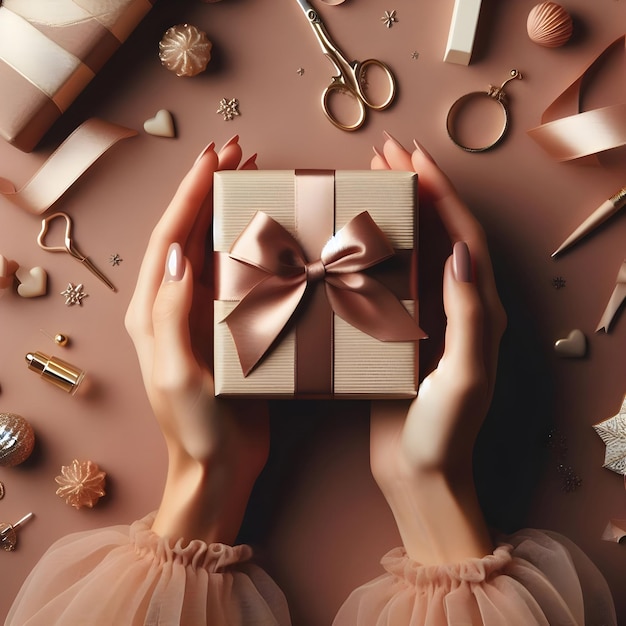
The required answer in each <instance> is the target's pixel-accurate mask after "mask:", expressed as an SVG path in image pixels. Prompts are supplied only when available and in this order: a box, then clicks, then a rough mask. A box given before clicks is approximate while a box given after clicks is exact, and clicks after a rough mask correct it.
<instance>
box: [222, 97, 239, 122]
mask: <svg viewBox="0 0 626 626" xmlns="http://www.w3.org/2000/svg"><path fill="white" fill-rule="evenodd" d="M216 113H220V114H221V115H223V116H224V120H225V121H227V122H229V121H230V120H232V119H233V118H234V117H236V116H237V115H240V113H239V100H237V98H231V99H230V100H227V99H226V98H222V99H221V100H220V106H219V108H218V109H217V111H216Z"/></svg>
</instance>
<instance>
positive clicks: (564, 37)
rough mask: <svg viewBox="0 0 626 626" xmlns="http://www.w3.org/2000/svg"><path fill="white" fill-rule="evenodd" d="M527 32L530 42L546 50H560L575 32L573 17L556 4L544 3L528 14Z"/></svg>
mask: <svg viewBox="0 0 626 626" xmlns="http://www.w3.org/2000/svg"><path fill="white" fill-rule="evenodd" d="M526 30H527V31H528V36H529V37H530V40H531V41H533V42H535V43H536V44H539V45H540V46H545V47H546V48H558V47H559V46H562V45H564V44H565V43H567V41H569V38H570V37H571V36H572V32H573V31H574V23H573V21H572V17H571V15H570V14H569V13H568V12H567V11H566V10H565V9H564V8H563V7H562V6H561V5H560V4H556V2H542V3H541V4H537V5H536V6H534V7H533V8H532V9H531V10H530V13H529V14H528V20H527V21H526Z"/></svg>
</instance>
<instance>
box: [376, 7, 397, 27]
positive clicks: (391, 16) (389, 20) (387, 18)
mask: <svg viewBox="0 0 626 626" xmlns="http://www.w3.org/2000/svg"><path fill="white" fill-rule="evenodd" d="M380 21H381V22H383V24H384V25H385V26H386V27H387V28H391V27H392V26H393V23H394V22H397V21H398V18H397V17H396V11H395V9H394V10H393V11H385V15H383V16H382V17H381V18H380Z"/></svg>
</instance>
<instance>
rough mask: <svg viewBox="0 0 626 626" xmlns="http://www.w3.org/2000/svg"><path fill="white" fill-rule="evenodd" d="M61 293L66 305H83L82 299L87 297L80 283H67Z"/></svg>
mask: <svg viewBox="0 0 626 626" xmlns="http://www.w3.org/2000/svg"><path fill="white" fill-rule="evenodd" d="M61 295H62V296H65V304H66V305H67V306H74V305H75V304H78V305H80V306H83V299H84V298H86V297H87V294H86V293H85V292H84V291H83V285H82V283H81V284H79V285H73V284H72V283H67V287H66V288H65V291H62V292H61Z"/></svg>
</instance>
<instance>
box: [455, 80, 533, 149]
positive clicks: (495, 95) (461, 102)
mask: <svg viewBox="0 0 626 626" xmlns="http://www.w3.org/2000/svg"><path fill="white" fill-rule="evenodd" d="M521 78H522V75H521V73H520V72H518V71H517V70H511V72H510V78H508V79H507V80H505V81H504V82H503V83H502V85H500V87H494V86H493V85H489V90H488V91H472V92H471V93H467V94H465V95H464V96H461V97H460V98H458V99H457V100H456V101H455V102H454V103H453V104H452V106H451V107H450V110H449V111H448V116H447V118H446V129H447V131H448V136H449V137H450V139H452V141H453V142H454V143H455V144H456V145H457V146H459V148H462V149H463V150H465V151H466V152H486V151H487V150H491V149H492V148H495V146H497V145H498V144H499V143H500V142H501V141H502V139H504V136H505V135H506V132H507V131H508V129H509V109H508V106H507V102H506V93H505V92H504V87H505V85H506V84H507V83H509V82H510V81H512V80H515V79H521ZM478 98H489V100H490V101H494V102H496V103H497V104H498V105H500V108H501V112H502V116H503V122H502V128H501V129H500V132H499V134H498V135H497V137H496V138H495V140H494V141H492V142H491V143H489V144H487V145H485V146H471V145H467V144H465V143H463V142H462V141H461V140H460V139H459V138H458V134H457V130H456V125H455V124H456V120H457V117H458V115H459V114H460V113H461V112H462V110H463V108H464V107H465V106H466V105H467V104H468V103H469V102H471V101H475V100H476V99H478Z"/></svg>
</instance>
